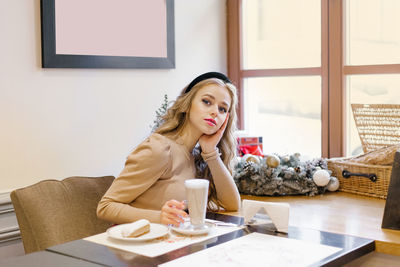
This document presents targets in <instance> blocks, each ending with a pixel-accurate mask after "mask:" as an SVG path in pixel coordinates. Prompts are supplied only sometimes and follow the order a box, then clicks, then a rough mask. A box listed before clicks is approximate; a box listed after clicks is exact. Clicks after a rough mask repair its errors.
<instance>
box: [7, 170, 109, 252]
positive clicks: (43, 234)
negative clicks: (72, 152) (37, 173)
mask: <svg viewBox="0 0 400 267" xmlns="http://www.w3.org/2000/svg"><path fill="white" fill-rule="evenodd" d="M113 180H114V177H113V176H104V177H69V178H66V179H64V180H62V181H59V180H44V181H41V182H38V183H36V184H34V185H31V186H28V187H25V188H21V189H17V190H14V191H13V192H11V195H10V197H11V201H12V203H13V205H14V209H15V213H16V215H17V220H18V224H19V228H20V231H21V237H22V242H23V244H24V249H25V253H31V252H35V251H39V250H44V249H46V248H48V247H50V246H54V245H58V244H61V243H64V242H68V241H72V240H76V239H80V238H84V237H87V236H90V235H95V234H98V233H101V232H104V231H105V230H106V229H107V228H108V227H110V226H111V224H110V223H108V222H105V221H102V220H100V219H98V218H97V215H96V208H97V204H98V202H99V201H100V199H101V197H102V196H103V195H104V194H105V192H106V191H107V189H108V188H109V187H110V185H111V183H112V182H113Z"/></svg>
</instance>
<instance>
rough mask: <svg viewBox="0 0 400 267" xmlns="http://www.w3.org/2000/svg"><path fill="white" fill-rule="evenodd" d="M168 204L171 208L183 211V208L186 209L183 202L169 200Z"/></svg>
mask: <svg viewBox="0 0 400 267" xmlns="http://www.w3.org/2000/svg"><path fill="white" fill-rule="evenodd" d="M166 204H167V205H168V206H169V207H176V208H178V209H183V208H184V207H185V204H184V203H183V201H182V202H179V201H177V200H175V199H171V200H168V201H167V202H166Z"/></svg>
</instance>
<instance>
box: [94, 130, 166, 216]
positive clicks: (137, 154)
mask: <svg viewBox="0 0 400 267" xmlns="http://www.w3.org/2000/svg"><path fill="white" fill-rule="evenodd" d="M171 164H172V160H171V152H170V144H169V142H168V141H167V138H166V137H164V136H162V135H159V134H153V135H151V136H150V137H149V138H148V139H147V140H145V141H144V142H143V143H141V144H140V145H139V146H138V147H137V148H136V149H135V150H134V151H133V152H132V153H131V154H130V155H129V156H128V158H127V161H126V163H125V168H124V169H123V170H122V172H121V174H120V176H119V177H117V179H115V180H114V182H113V183H112V185H111V187H110V188H109V189H108V191H107V192H106V193H105V195H104V196H103V198H102V199H101V200H100V202H99V205H98V207H97V216H98V217H99V218H100V219H103V220H106V221H110V222H113V223H118V224H121V223H128V222H132V221H136V220H139V219H148V220H149V221H151V222H160V214H161V211H157V210H147V209H139V208H135V207H132V206H131V205H129V204H131V203H132V202H134V201H135V199H136V198H137V197H138V196H139V195H140V194H142V193H143V192H145V191H146V190H147V189H149V188H150V187H151V186H152V185H153V184H154V183H156V182H157V180H158V179H159V178H160V177H161V176H162V175H163V174H164V173H166V172H168V171H169V170H170V168H171Z"/></svg>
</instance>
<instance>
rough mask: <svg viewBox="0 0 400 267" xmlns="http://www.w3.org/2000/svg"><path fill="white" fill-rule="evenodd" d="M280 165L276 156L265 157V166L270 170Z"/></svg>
mask: <svg viewBox="0 0 400 267" xmlns="http://www.w3.org/2000/svg"><path fill="white" fill-rule="evenodd" d="M280 163H281V160H280V159H279V158H278V156H275V155H270V156H267V165H268V166H269V167H271V168H276V167H278V166H279V164H280Z"/></svg>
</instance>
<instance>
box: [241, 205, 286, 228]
mask: <svg viewBox="0 0 400 267" xmlns="http://www.w3.org/2000/svg"><path fill="white" fill-rule="evenodd" d="M242 210H243V216H244V223H245V224H248V225H262V224H272V225H273V226H274V228H275V229H276V231H278V232H282V233H287V232H288V227H289V204H288V203H276V202H263V201H255V200H247V199H244V200H243V202H242Z"/></svg>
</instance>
